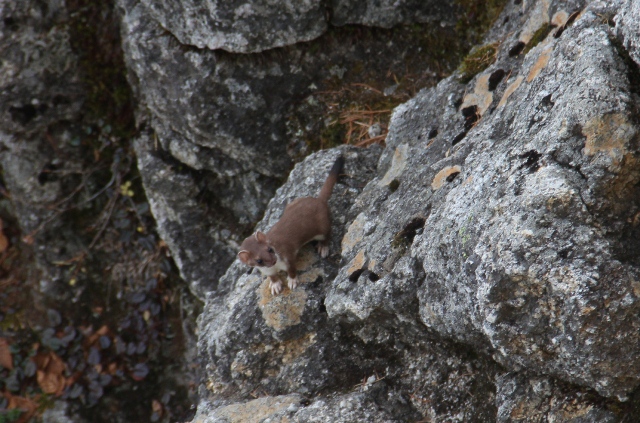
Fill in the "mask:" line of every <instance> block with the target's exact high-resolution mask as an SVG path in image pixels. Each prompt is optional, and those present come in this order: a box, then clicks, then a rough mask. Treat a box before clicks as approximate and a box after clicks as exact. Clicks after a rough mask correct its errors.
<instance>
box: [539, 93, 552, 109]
mask: <svg viewBox="0 0 640 423" xmlns="http://www.w3.org/2000/svg"><path fill="white" fill-rule="evenodd" d="M554 104H555V103H554V102H553V101H551V94H549V95H546V96H544V97H543V98H542V100H540V105H541V106H543V107H553V105H554Z"/></svg>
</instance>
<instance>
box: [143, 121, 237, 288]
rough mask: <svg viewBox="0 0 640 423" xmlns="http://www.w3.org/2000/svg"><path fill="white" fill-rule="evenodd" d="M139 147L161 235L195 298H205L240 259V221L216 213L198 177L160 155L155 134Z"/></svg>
mask: <svg viewBox="0 0 640 423" xmlns="http://www.w3.org/2000/svg"><path fill="white" fill-rule="evenodd" d="M134 146H135V149H136V153H137V159H138V169H139V170H140V174H141V175H142V180H143V183H144V185H145V189H146V193H147V199H148V201H149V205H150V207H151V212H152V213H153V216H154V217H155V219H156V223H157V225H158V233H159V235H160V236H161V237H162V239H163V240H164V241H165V242H166V243H167V246H168V247H169V250H170V251H171V252H172V255H173V259H174V261H175V263H176V265H177V267H178V269H179V270H180V272H181V276H182V277H183V278H184V279H185V280H187V281H189V288H190V289H191V291H192V292H193V294H194V295H196V296H197V297H199V298H204V296H205V293H206V292H209V291H212V290H215V288H216V287H217V284H218V279H219V278H220V276H222V274H221V273H220V269H224V268H226V267H228V266H229V265H230V264H231V262H232V261H233V258H234V257H235V254H236V251H235V249H234V247H235V244H233V242H232V240H231V239H230V234H231V232H230V231H229V228H231V227H233V225H234V221H233V219H230V218H229V217H228V216H224V215H223V214H221V213H219V214H218V215H215V214H213V213H211V208H213V205H212V204H210V203H208V201H207V198H206V193H203V192H202V191H203V188H202V186H201V185H200V186H198V184H197V183H196V181H195V180H194V178H192V177H191V176H192V173H189V172H188V171H184V170H181V169H180V167H184V165H182V164H181V163H179V162H177V161H176V160H175V159H174V160H169V161H167V158H166V155H165V156H163V155H162V154H161V153H162V152H161V151H160V152H159V151H156V150H154V148H153V141H151V136H150V135H149V134H144V133H143V134H142V135H141V136H140V137H139V138H138V139H136V140H135V142H134ZM218 210H219V209H218ZM216 272H218V273H216Z"/></svg>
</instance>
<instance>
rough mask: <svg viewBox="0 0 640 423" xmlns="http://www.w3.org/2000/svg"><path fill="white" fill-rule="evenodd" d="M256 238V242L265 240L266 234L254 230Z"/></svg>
mask: <svg viewBox="0 0 640 423" xmlns="http://www.w3.org/2000/svg"><path fill="white" fill-rule="evenodd" d="M256 239H257V240H258V242H267V236H266V235H265V234H263V233H262V232H260V231H258V232H256Z"/></svg>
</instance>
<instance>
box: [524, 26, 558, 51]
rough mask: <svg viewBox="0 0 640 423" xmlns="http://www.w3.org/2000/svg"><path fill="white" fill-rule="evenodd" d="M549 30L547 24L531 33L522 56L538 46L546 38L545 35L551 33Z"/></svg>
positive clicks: (549, 27)
mask: <svg viewBox="0 0 640 423" xmlns="http://www.w3.org/2000/svg"><path fill="white" fill-rule="evenodd" d="M551 28H552V27H551V25H549V23H547V22H545V23H544V24H542V26H541V27H540V28H538V29H537V30H536V32H534V33H533V35H532V36H531V39H530V40H529V42H528V43H527V46H526V47H525V48H524V50H523V51H522V53H523V54H527V53H529V52H530V51H531V49H532V48H534V47H535V46H537V45H538V44H540V42H541V41H542V40H544V39H545V38H547V35H549V33H550V32H551Z"/></svg>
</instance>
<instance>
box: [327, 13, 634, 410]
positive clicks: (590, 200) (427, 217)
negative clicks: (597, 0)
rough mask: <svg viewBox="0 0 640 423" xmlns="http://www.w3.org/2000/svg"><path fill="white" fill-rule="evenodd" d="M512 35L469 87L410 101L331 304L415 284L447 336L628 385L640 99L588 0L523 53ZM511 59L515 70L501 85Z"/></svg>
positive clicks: (356, 310)
mask: <svg viewBox="0 0 640 423" xmlns="http://www.w3.org/2000/svg"><path fill="white" fill-rule="evenodd" d="M561 6H562V5H561V3H558V4H556V3H554V4H553V7H554V8H556V10H559V9H560V8H561ZM536 7H540V6H536ZM534 12H535V13H534ZM542 12H545V13H546V14H547V15H548V14H549V11H548V10H546V11H545V10H543V11H542ZM542 12H541V11H539V10H538V11H536V10H535V8H534V11H533V12H532V15H531V18H530V19H534V17H535V16H537V15H539V14H540V13H542ZM567 15H568V13H567ZM527 22H528V21H527ZM515 41H517V39H516V40H513V41H511V40H509V39H507V40H506V41H505V42H503V43H502V48H503V49H505V50H507V47H508V46H509V45H512V44H510V43H514V42H515ZM505 50H503V51H501V52H499V53H498V61H497V62H496V63H495V64H494V65H493V66H491V67H490V68H488V69H487V70H485V71H483V72H482V73H481V74H480V75H478V76H477V77H476V78H475V79H474V80H473V81H472V82H471V83H470V84H469V86H468V87H462V86H460V85H459V84H457V83H456V82H455V79H453V78H450V79H449V80H446V81H443V82H442V83H441V84H440V85H439V86H438V87H437V88H436V89H433V90H427V91H424V92H422V93H420V94H419V95H418V96H417V97H416V98H415V99H413V100H411V101H410V102H408V103H406V104H404V105H402V106H400V107H398V108H397V109H396V110H395V112H394V115H393V118H392V122H391V125H390V133H389V136H388V137H387V149H386V150H385V152H384V153H383V155H382V157H381V160H380V166H379V168H380V169H381V171H382V172H381V174H380V175H379V176H378V177H377V178H376V179H374V180H373V181H372V182H370V183H369V184H368V186H367V187H366V188H365V190H364V192H363V194H362V195H361V196H360V197H359V198H358V200H357V202H356V205H357V206H358V207H359V210H360V212H359V215H358V218H357V219H356V220H355V221H354V222H353V223H352V224H351V226H350V228H349V230H348V231H347V235H346V236H345V239H343V255H344V257H345V260H346V261H347V262H348V264H347V265H346V266H344V267H342V268H341V269H340V271H339V273H338V277H337V278H336V279H335V280H334V282H333V284H332V289H331V291H330V293H329V295H328V296H327V299H326V301H325V303H326V304H327V311H328V313H329V316H330V317H332V318H347V319H349V320H353V321H357V320H363V321H365V322H366V321H367V319H368V318H370V316H371V315H372V313H374V312H375V311H377V310H378V309H380V308H381V309H384V310H389V311H390V312H392V313H394V314H399V313H400V312H399V311H398V310H402V311H404V312H406V311H407V310H409V307H408V305H409V304H410V303H411V299H412V297H413V295H414V294H413V293H414V292H415V293H416V294H417V296H418V298H419V300H420V306H419V308H420V316H421V319H422V321H423V322H424V324H425V325H427V326H428V327H429V328H431V329H433V330H435V331H436V332H438V333H440V334H442V335H443V336H445V337H451V338H454V339H456V340H459V341H461V342H464V343H468V344H469V345H473V346H474V348H476V349H478V350H481V351H482V350H483V351H487V352H492V353H493V354H494V357H495V359H496V360H498V361H499V362H501V363H502V364H504V365H506V366H508V367H510V368H513V369H517V368H520V367H522V366H524V367H526V368H530V369H535V370H536V371H540V372H544V373H547V374H551V375H554V376H557V377H559V378H561V379H563V380H567V381H570V382H573V383H578V384H582V385H586V386H589V387H592V388H594V389H596V390H597V391H598V392H600V393H601V394H603V395H607V396H612V395H616V396H619V397H621V398H624V397H625V396H626V394H627V393H628V392H630V391H631V390H632V389H634V388H635V387H636V386H638V379H637V378H635V377H634V376H633V375H635V374H638V371H637V370H638V366H639V365H640V361H638V357H640V355H639V352H640V351H638V346H639V345H640V344H639V343H638V340H637V339H636V338H637V336H638V331H637V328H638V326H639V324H640V321H638V308H639V307H640V304H639V301H638V290H637V289H636V287H635V282H633V281H635V280H638V272H639V268H638V262H637V260H636V259H635V258H634V257H633V255H632V254H631V255H630V254H628V253H625V251H635V248H634V246H635V245H636V244H637V241H636V239H638V237H637V226H634V224H633V223H632V222H631V221H629V220H628V216H634V215H635V214H636V213H638V207H639V204H638V201H637V198H638V196H637V187H635V188H632V187H633V186H635V184H636V183H637V181H638V178H639V175H638V173H637V164H636V159H635V158H634V157H636V155H637V154H638V151H637V148H638V145H637V142H636V141H634V140H636V139H637V134H638V128H637V126H636V124H635V123H634V120H633V118H632V116H633V114H634V113H635V110H637V109H636V107H637V98H636V97H634V96H633V95H632V94H631V92H630V91H631V90H630V82H629V79H628V77H627V68H626V64H625V61H624V60H623V58H622V57H621V56H620V53H619V50H618V48H617V45H616V42H615V34H614V33H613V32H612V30H611V28H610V27H609V26H608V25H606V24H605V23H602V21H601V20H600V19H599V18H598V14H597V13H596V11H594V10H592V9H590V8H589V7H587V8H586V10H585V11H584V12H583V14H582V15H581V16H580V17H579V18H578V19H577V20H576V22H575V23H574V24H573V26H569V27H568V28H567V29H566V30H565V31H564V33H563V34H562V36H561V37H560V38H554V37H553V36H552V35H549V36H548V37H547V38H546V39H545V40H544V41H543V42H542V43H540V44H539V45H538V46H537V47H535V48H533V49H532V50H531V51H530V52H529V53H528V54H527V55H526V56H525V57H524V58H521V59H519V61H514V59H513V58H512V57H511V56H510V55H508V54H507V51H505ZM594 57H597V58H598V60H597V61H595V62H594V60H593V58H594ZM514 66H516V68H515V69H513V67H514ZM504 68H511V69H512V71H511V74H510V78H509V79H508V80H507V81H502V82H501V81H500V80H499V81H498V82H499V84H498V86H497V87H496V88H494V89H489V88H488V87H489V80H490V78H491V75H493V74H494V72H496V71H497V70H498V69H504ZM462 90H466V93H467V94H466V95H465V96H463V95H462V94H463V91H462ZM456 99H459V102H460V103H462V104H461V105H460V103H458V101H456ZM465 115H466V116H465ZM433 128H437V135H436V136H435V137H434V138H432V139H429V136H428V134H429V133H430V131H432V129H433ZM604 134H611V135H610V136H611V138H607V136H608V135H607V136H605V135H604ZM394 181H395V182H394ZM631 234H634V235H631ZM416 263H418V264H420V265H421V267H422V270H419V269H420V266H417V267H416ZM356 271H357V272H360V274H364V273H363V272H364V271H369V272H374V273H375V274H376V275H377V277H379V279H378V280H377V281H376V282H375V283H374V284H375V285H376V289H370V288H369V287H370V285H369V284H368V283H367V282H364V281H363V282H360V281H361V280H362V277H360V278H358V283H357V284H353V283H352V282H351V281H350V278H351V279H353V278H354V274H355V273H354V272H356ZM398 302H399V303H400V304H398Z"/></svg>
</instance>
